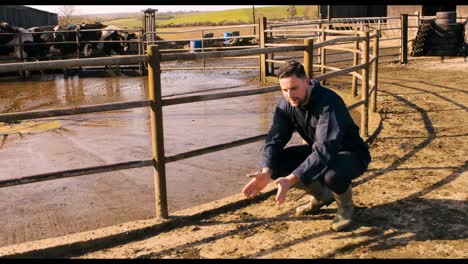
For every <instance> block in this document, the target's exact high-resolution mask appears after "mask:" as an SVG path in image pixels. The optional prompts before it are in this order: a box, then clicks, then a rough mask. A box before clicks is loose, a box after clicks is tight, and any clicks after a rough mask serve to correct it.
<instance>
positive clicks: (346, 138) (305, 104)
mask: <svg viewBox="0 0 468 264" xmlns="http://www.w3.org/2000/svg"><path fill="white" fill-rule="evenodd" d="M278 79H279V84H280V87H281V91H282V93H283V95H284V97H282V98H281V100H280V101H279V102H278V104H277V106H276V109H275V113H274V117H273V124H272V126H271V128H270V131H269V132H268V136H267V138H266V140H265V144H264V146H263V149H262V155H261V158H262V163H261V171H260V172H258V173H253V174H250V175H247V176H248V177H250V178H252V179H251V180H250V181H249V182H248V183H247V185H245V187H244V188H243V189H242V193H243V194H244V195H245V196H247V197H249V198H250V197H254V196H256V195H257V194H259V193H260V191H261V190H262V189H263V188H265V186H266V185H267V184H268V182H269V180H270V179H274V180H275V181H274V183H275V184H276V185H277V186H278V192H277V194H276V198H275V200H276V202H277V204H278V205H281V204H282V203H283V202H284V201H285V199H286V194H287V192H288V190H289V188H290V187H291V186H292V185H294V184H296V183H298V184H299V186H298V187H299V188H301V189H304V190H305V191H306V192H307V193H308V194H310V195H311V200H310V201H309V202H308V203H307V204H305V205H302V206H300V207H298V208H297V209H296V213H297V214H298V215H302V214H317V213H318V212H319V209H320V208H322V207H323V206H328V205H329V204H331V203H332V202H334V201H336V204H337V207H338V211H337V214H336V216H335V218H334V219H333V221H332V224H331V228H332V229H333V230H335V231H341V230H344V229H345V228H347V227H348V226H349V225H350V224H351V219H352V215H353V211H354V205H353V200H352V190H351V180H352V179H354V178H356V177H358V176H360V175H361V174H362V173H363V172H364V171H365V170H366V169H367V166H368V164H369V162H370V161H371V157H370V154H369V149H368V146H367V144H366V143H365V142H364V141H363V140H362V138H361V137H360V136H359V128H358V126H357V125H356V124H355V123H354V121H353V120H352V118H351V115H350V114H349V112H348V109H347V107H346V105H345V103H344V102H343V100H342V99H341V98H340V97H339V96H338V95H337V94H336V93H334V92H333V91H331V90H330V89H328V88H325V87H323V86H321V85H320V84H319V82H318V81H316V80H310V79H308V78H307V77H306V74H305V71H304V68H303V66H302V65H301V64H300V63H298V62H297V61H294V60H290V61H288V62H287V63H285V64H284V65H283V66H282V67H281V68H280V69H279V72H278ZM294 131H297V132H298V133H299V134H300V135H301V137H302V138H303V139H304V140H305V141H306V142H307V144H304V145H299V146H292V147H287V148H285V146H286V144H287V143H288V141H289V140H290V139H291V136H292V134H293V132H294Z"/></svg>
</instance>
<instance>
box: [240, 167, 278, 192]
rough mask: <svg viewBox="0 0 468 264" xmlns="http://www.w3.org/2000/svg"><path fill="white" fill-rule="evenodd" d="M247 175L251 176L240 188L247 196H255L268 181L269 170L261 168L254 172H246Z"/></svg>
mask: <svg viewBox="0 0 468 264" xmlns="http://www.w3.org/2000/svg"><path fill="white" fill-rule="evenodd" d="M247 177H249V178H252V179H251V180H250V181H249V182H248V183H247V184H246V185H245V187H244V188H243V189H242V193H243V194H244V195H245V196H247V197H249V198H252V197H255V196H256V195H258V194H259V193H260V191H261V190H263V188H265V186H267V184H268V182H269V181H270V177H271V172H270V171H269V170H262V172H256V173H251V174H248V175H247Z"/></svg>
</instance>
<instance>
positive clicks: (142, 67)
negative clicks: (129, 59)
mask: <svg viewBox="0 0 468 264" xmlns="http://www.w3.org/2000/svg"><path fill="white" fill-rule="evenodd" d="M143 32H144V31H143V28H140V29H139V32H138V55H143V53H145V51H144V47H143ZM138 72H139V73H140V75H144V74H145V65H144V63H142V62H140V63H138Z"/></svg>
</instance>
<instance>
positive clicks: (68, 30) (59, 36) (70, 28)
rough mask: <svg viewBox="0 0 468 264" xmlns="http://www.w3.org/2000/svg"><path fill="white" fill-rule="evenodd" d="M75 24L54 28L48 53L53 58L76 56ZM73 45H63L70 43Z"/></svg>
mask: <svg viewBox="0 0 468 264" xmlns="http://www.w3.org/2000/svg"><path fill="white" fill-rule="evenodd" d="M76 29H77V25H76V24H69V25H57V26H55V27H54V29H53V30H54V31H55V32H54V33H53V42H54V44H52V45H51V47H50V53H51V54H52V55H54V56H73V55H76V51H77V49H76ZM72 41H74V42H75V43H63V42H72Z"/></svg>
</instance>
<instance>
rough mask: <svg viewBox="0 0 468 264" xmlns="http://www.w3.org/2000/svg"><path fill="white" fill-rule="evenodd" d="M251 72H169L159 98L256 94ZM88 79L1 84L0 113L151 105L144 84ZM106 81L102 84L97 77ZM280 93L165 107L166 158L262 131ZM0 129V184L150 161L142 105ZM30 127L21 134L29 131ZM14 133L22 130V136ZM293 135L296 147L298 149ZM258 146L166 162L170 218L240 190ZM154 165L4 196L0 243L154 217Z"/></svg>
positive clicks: (6, 191) (7, 191)
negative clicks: (143, 101) (120, 103)
mask: <svg viewBox="0 0 468 264" xmlns="http://www.w3.org/2000/svg"><path fill="white" fill-rule="evenodd" d="M257 74H258V72H257V71H250V70H222V71H219V70H218V71H171V72H163V74H162V86H163V90H162V94H163V97H173V96H177V95H181V94H185V93H193V92H201V91H204V90H209V92H210V93H212V92H218V91H226V90H242V89H250V88H256V87H258V85H259V84H258V82H256V81H255V78H256V77H257V76H256V75H257ZM130 75H131V74H117V73H113V72H112V71H111V72H107V73H100V74H97V75H96V73H87V72H83V73H81V74H80V75H79V76H74V77H69V78H64V77H63V75H44V76H34V77H33V79H32V80H30V81H17V80H16V79H14V78H10V79H8V78H4V79H0V112H2V113H5V112H14V111H27V110H37V109H49V108H57V107H70V106H82V105H88V104H99V103H109V102H118V101H128V100H138V99H144V98H147V77H138V76H130ZM103 77H105V78H103ZM280 96H281V94H280V92H275V93H269V94H263V95H256V96H247V97H240V98H231V99H223V100H215V101H207V102H197V103H190V104H182V105H174V106H168V107H165V108H164V110H163V119H164V134H165V138H164V141H165V149H166V156H170V155H174V154H177V153H180V152H185V151H189V150H194V149H198V148H202V147H207V146H211V145H216V144H220V143H226V142H230V141H234V140H238V139H242V138H245V137H251V136H256V135H259V134H263V133H266V132H267V131H268V128H269V126H270V123H271V118H272V110H273V107H274V105H275V104H276V102H277V101H278V99H279V98H280ZM22 125H23V126H24V127H23V129H22V130H21V129H17V130H15V129H12V128H11V127H9V128H8V127H5V125H4V126H3V128H0V135H1V136H2V137H3V141H2V144H1V149H0V168H2V169H1V170H0V179H12V178H18V177H24V176H28V175H34V174H39V173H46V172H53V171H60V170H67V169H75V168H83V167H88V166H97V165H105V164H110V163H117V162H125V161H130V160H141V159H148V158H150V157H151V141H150V135H151V131H150V125H149V111H148V109H147V108H136V109H130V110H122V111H113V112H105V113H96V114H86V115H77V116H69V117H57V118H48V119H41V120H36V121H34V122H29V123H28V122H26V121H25V122H22ZM25 127H26V128H25ZM18 132H20V133H18ZM299 142H301V140H300V139H299V137H294V140H293V143H299ZM261 144H262V142H257V143H252V144H248V145H244V146H241V147H237V148H234V149H230V150H225V151H220V152H215V153H211V154H206V155H203V156H198V157H194V158H190V159H186V160H182V161H177V162H173V163H169V164H167V168H166V170H167V191H168V203H169V211H170V212H173V211H175V210H180V209H184V208H188V207H191V206H195V205H198V204H203V203H206V202H210V201H213V200H216V199H220V198H223V197H227V196H230V195H233V194H236V193H239V192H240V190H241V189H242V187H243V185H244V184H245V183H246V182H247V180H248V179H247V178H245V176H244V175H245V174H246V173H249V172H252V171H254V170H256V169H258V162H259V151H260V147H261ZM153 185H154V183H153V171H152V168H150V167H147V168H140V169H131V170H122V171H117V172H110V173H101V174H93V175H85V176H80V177H74V178H67V179H59V180H53V181H47V182H41V183H33V184H28V185H21V186H15V187H10V188H2V189H1V190H0V222H1V223H2V225H1V227H0V246H4V245H8V244H15V243H20V242H24V241H29V240H36V239H40V238H46V237H54V236H60V235H64V234H70V233H76V232H80V231H84V230H90V229H95V228H99V227H104V226H109V225H113V224H118V223H123V222H127V221H130V220H136V219H147V218H151V217H154V216H155V213H154V186H153Z"/></svg>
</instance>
